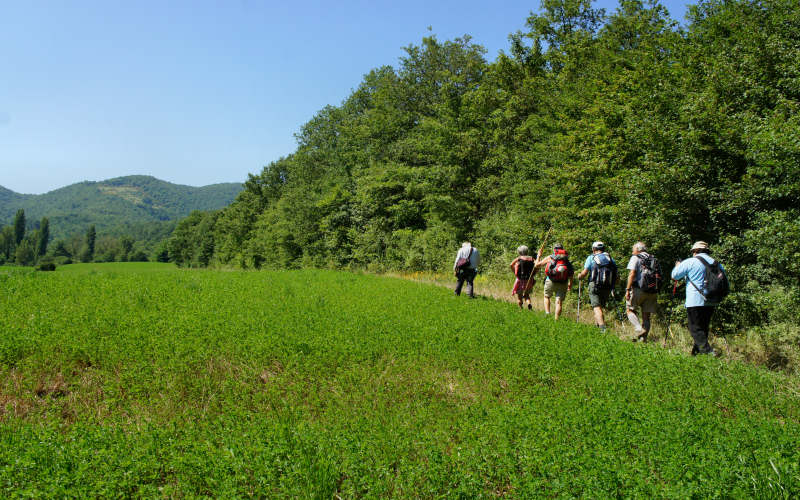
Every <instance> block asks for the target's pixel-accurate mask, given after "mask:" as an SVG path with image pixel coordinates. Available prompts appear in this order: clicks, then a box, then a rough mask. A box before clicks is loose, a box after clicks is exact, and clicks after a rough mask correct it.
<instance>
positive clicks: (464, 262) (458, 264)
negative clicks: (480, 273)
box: [456, 247, 473, 271]
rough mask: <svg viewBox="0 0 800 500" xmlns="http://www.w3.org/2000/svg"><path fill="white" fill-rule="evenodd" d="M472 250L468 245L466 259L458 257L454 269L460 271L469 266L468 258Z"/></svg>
mask: <svg viewBox="0 0 800 500" xmlns="http://www.w3.org/2000/svg"><path fill="white" fill-rule="evenodd" d="M472 250H473V248H472V247H469V254H468V255H467V258H466V259H465V258H464V257H461V258H460V259H458V262H456V269H458V270H459V271H461V270H464V269H466V268H468V267H469V259H470V257H472Z"/></svg>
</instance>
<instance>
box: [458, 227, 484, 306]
mask: <svg viewBox="0 0 800 500" xmlns="http://www.w3.org/2000/svg"><path fill="white" fill-rule="evenodd" d="M480 262H481V256H480V254H479V253H478V249H477V248H475V247H473V246H472V244H471V243H470V242H469V241H465V242H464V243H463V244H462V245H461V248H460V249H459V250H458V253H456V260H455V262H454V263H453V273H454V274H455V276H456V279H457V280H458V282H457V283H456V290H455V293H456V296H458V295H461V287H462V286H463V285H464V282H465V281H466V282H467V295H468V296H469V297H470V298H471V299H474V298H475V293H474V291H473V282H474V281H475V275H477V274H478V264H480Z"/></svg>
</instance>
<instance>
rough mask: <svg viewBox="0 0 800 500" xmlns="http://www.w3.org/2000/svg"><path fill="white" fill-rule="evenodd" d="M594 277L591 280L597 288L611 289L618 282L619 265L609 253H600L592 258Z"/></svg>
mask: <svg viewBox="0 0 800 500" xmlns="http://www.w3.org/2000/svg"><path fill="white" fill-rule="evenodd" d="M592 260H593V261H594V266H592V277H591V278H590V279H589V281H591V282H592V283H594V286H595V288H601V289H610V288H612V287H613V286H614V283H615V282H616V281H617V265H616V264H615V263H614V261H613V260H611V256H609V255H608V252H603V253H598V254H595V255H594V257H592Z"/></svg>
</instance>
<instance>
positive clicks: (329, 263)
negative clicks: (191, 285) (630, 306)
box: [169, 0, 800, 343]
mask: <svg viewBox="0 0 800 500" xmlns="http://www.w3.org/2000/svg"><path fill="white" fill-rule="evenodd" d="M526 26H527V29H526V31H524V32H518V33H515V34H512V35H511V36H510V37H509V38H510V45H509V48H508V50H507V52H501V53H500V54H499V55H498V56H497V58H496V59H495V60H494V61H488V60H487V59H486V56H485V50H484V49H483V48H482V47H480V46H478V45H476V44H474V43H472V42H471V40H470V38H469V37H468V36H465V37H463V38H460V39H456V40H452V41H444V42H443V41H440V40H438V39H437V38H436V37H435V36H431V37H428V38H425V39H423V40H422V43H421V44H420V45H412V46H409V47H407V48H406V49H405V54H404V55H403V56H402V57H401V58H400V60H399V65H398V66H397V67H390V66H385V67H381V68H377V69H373V70H372V71H370V72H369V73H367V74H366V75H365V76H364V78H363V81H362V82H361V84H360V85H359V86H358V88H356V89H355V90H354V91H353V92H352V93H351V95H350V96H349V97H348V98H347V99H346V100H345V101H344V102H343V103H341V104H340V105H339V106H328V107H326V108H324V109H322V110H321V111H320V112H319V113H318V114H317V115H316V116H314V117H313V118H312V119H311V120H310V121H309V122H308V123H306V124H305V125H304V126H303V127H302V129H301V130H300V131H299V133H298V134H297V141H298V147H297V150H296V151H295V152H294V153H293V154H291V155H290V156H288V157H286V158H282V159H280V160H278V161H275V162H273V163H271V164H269V165H268V166H267V167H265V168H264V169H263V170H262V171H261V172H260V173H259V174H257V175H250V176H249V178H248V180H247V182H246V183H245V189H244V190H243V191H242V192H241V193H240V194H239V196H238V198H237V199H236V200H235V201H234V202H233V203H232V204H231V205H230V206H229V207H227V208H225V209H223V210H220V211H216V212H196V213H194V214H192V215H191V216H190V217H189V218H187V219H185V220H183V221H182V222H180V223H179V224H178V226H177V228H176V230H175V232H174V233H173V237H172V239H171V240H170V243H169V245H170V246H169V250H170V254H171V258H172V259H174V260H175V261H177V262H178V263H179V264H181V265H191V266H196V265H235V266H240V267H244V268H260V267H267V268H296V267H334V268H367V269H371V270H390V269H391V270H434V271H435V270H448V269H449V268H450V266H452V258H453V255H454V252H455V250H456V249H457V248H458V246H459V244H460V241H462V240H470V241H472V242H473V243H474V244H475V245H476V247H478V248H479V249H480V250H481V252H482V254H483V255H484V272H489V273H492V272H497V273H500V272H507V267H506V266H507V264H508V262H509V261H510V260H511V259H512V258H513V255H512V252H513V249H515V248H516V247H517V246H518V245H520V244H523V243H524V244H528V245H531V246H538V243H539V241H538V240H539V239H540V238H541V237H542V235H543V233H545V231H546V230H547V229H548V228H550V227H552V228H553V234H554V235H555V237H556V238H557V239H558V240H559V241H561V242H562V243H563V244H564V245H565V246H566V248H567V249H568V250H570V251H571V252H572V253H573V254H574V255H575V256H576V258H577V257H579V258H583V257H585V255H587V254H588V253H590V248H589V246H590V243H591V242H592V241H593V240H598V239H599V240H603V241H605V242H606V243H607V244H608V245H609V246H610V248H611V250H612V255H613V256H616V257H617V259H618V260H621V261H623V262H624V261H625V260H626V257H627V256H628V255H629V253H628V252H629V251H630V247H631V245H632V244H633V243H634V242H635V241H637V240H642V241H645V242H647V243H648V244H649V246H650V248H651V249H652V250H653V252H654V253H655V254H656V255H657V256H658V257H659V258H660V259H661V261H662V262H664V263H665V266H666V267H668V268H670V267H671V262H672V261H673V260H674V259H676V258H685V257H686V256H687V254H688V249H689V248H690V246H691V243H692V242H693V241H694V240H699V239H702V240H706V241H709V242H710V243H711V245H712V249H713V251H714V255H715V256H717V257H718V258H720V259H721V260H722V262H723V263H725V264H726V266H727V268H728V270H729V274H730V277H731V280H732V282H733V286H734V293H732V295H731V296H729V298H728V299H727V301H726V304H725V307H724V308H723V311H722V312H721V314H720V315H719V318H718V319H720V320H721V321H718V322H717V323H718V324H719V325H721V326H723V327H724V330H725V331H728V332H736V331H740V332H741V331H744V330H745V329H747V330H748V331H749V332H750V333H753V332H756V334H760V335H770V336H783V337H785V338H786V339H787V341H788V342H793V343H797V342H798V340H800V334H798V327H797V319H796V311H797V308H798V307H800V287H799V286H798V278H800V258H798V257H800V246H799V245H798V241H800V210H799V209H798V207H797V200H798V199H800V198H798V195H800V114H798V110H800V8H798V4H797V0H763V1H754V0H702V1H701V2H700V3H698V4H697V5H695V6H692V7H690V8H689V12H688V18H687V21H686V23H685V25H679V24H678V23H676V21H674V20H673V19H671V18H670V16H669V13H668V12H667V11H666V10H665V8H664V7H663V6H661V5H660V4H659V3H658V2H657V1H653V2H642V1H638V0H630V1H628V0H624V1H622V2H621V3H620V4H619V6H618V8H617V9H616V10H615V11H613V12H610V13H607V12H605V11H603V10H601V9H595V8H593V7H592V5H591V2H590V1H589V0H543V2H542V5H541V9H540V11H539V13H537V14H532V15H531V16H530V17H529V18H528V19H527V24H526Z"/></svg>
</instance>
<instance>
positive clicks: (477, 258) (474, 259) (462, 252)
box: [453, 247, 481, 271]
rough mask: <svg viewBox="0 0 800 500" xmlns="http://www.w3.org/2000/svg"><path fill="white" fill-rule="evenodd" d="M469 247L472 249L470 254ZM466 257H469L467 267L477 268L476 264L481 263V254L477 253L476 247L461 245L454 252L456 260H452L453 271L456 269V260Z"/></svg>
mask: <svg viewBox="0 0 800 500" xmlns="http://www.w3.org/2000/svg"><path fill="white" fill-rule="evenodd" d="M470 248H471V249H472V255H470V253H469V250H470ZM466 258H469V267H470V268H471V269H478V265H479V264H480V263H481V254H479V253H478V249H477V248H475V247H461V248H459V249H458V253H457V254H456V260H455V261H453V271H455V270H456V265H457V264H458V260H459V259H466Z"/></svg>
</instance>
